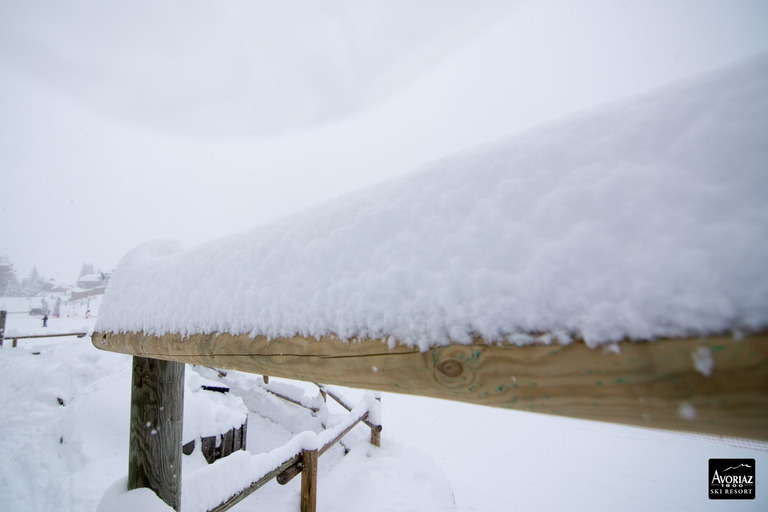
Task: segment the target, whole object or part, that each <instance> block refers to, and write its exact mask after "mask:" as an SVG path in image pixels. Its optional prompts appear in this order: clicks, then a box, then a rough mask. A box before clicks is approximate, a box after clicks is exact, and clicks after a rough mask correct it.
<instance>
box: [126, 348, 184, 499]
mask: <svg viewBox="0 0 768 512" xmlns="http://www.w3.org/2000/svg"><path fill="white" fill-rule="evenodd" d="M183 412H184V363H179V362H172V361H162V360H158V359H149V358H144V357H138V356H134V358H133V387H132V393H131V421H130V439H129V453H128V490H132V489H138V488H140V487H148V488H150V489H152V490H153V491H154V492H155V494H157V495H158V497H160V499H162V500H163V501H164V502H165V503H167V504H168V505H170V506H171V507H172V508H173V509H174V510H177V511H179V510H181V442H182V441H181V434H182V415H183Z"/></svg>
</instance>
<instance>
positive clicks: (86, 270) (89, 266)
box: [78, 263, 96, 277]
mask: <svg viewBox="0 0 768 512" xmlns="http://www.w3.org/2000/svg"><path fill="white" fill-rule="evenodd" d="M94 273H96V271H95V270H94V268H93V263H83V268H81V269H80V275H79V276H78V277H83V276H84V275H86V274H94Z"/></svg>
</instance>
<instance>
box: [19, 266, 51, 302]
mask: <svg viewBox="0 0 768 512" xmlns="http://www.w3.org/2000/svg"><path fill="white" fill-rule="evenodd" d="M46 285H47V283H46V282H45V278H44V277H43V276H41V275H40V273H38V271H37V267H36V266H33V267H32V270H31V271H30V272H29V276H28V277H25V278H24V279H22V280H21V292H22V293H23V294H24V295H26V296H27V297H31V296H33V295H37V294H38V293H40V292H42V291H45V289H46Z"/></svg>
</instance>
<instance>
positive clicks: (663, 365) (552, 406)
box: [92, 332, 768, 439]
mask: <svg viewBox="0 0 768 512" xmlns="http://www.w3.org/2000/svg"><path fill="white" fill-rule="evenodd" d="M92 342H93V344H94V345H95V346H96V347H98V348H101V349H105V350H110V351H114V352H121V353H125V354H133V355H140V356H143V357H152V358H159V359H166V360H171V361H181V362H186V363H193V364H200V365H205V366H214V367H217V368H230V369H235V370H240V371H245V372H251V373H257V374H261V375H273V376H276V377H285V378H290V379H298V380H304V381H308V382H323V383H328V384H336V385H342V386H350V387H357V388H365V389H373V390H379V391H391V392H397V393H406V394H413V395H422V396H430V397H436V398H444V399H450V400H459V401H464V402H470V403H476V404H483V405H490V406H495V407H507V408H511V409H518V410H523V411H532V412H539V413H547V414H557V415H562V416H569V417H573V418H583V419H590V420H599V421H609V422H614V423H622V424H628V425H637V426H648V427H654V428H663V429H671V430H684V431H692V432H702V433H709V434H715V435H727V436H735V437H746V438H753V439H768V333H759V334H753V335H748V336H745V337H743V338H742V339H740V340H735V339H734V338H733V337H732V336H715V337H709V338H688V339H669V340H658V341H654V342H627V343H622V344H620V345H618V347H619V351H620V353H618V354H617V353H614V352H613V351H609V350H604V349H590V348H589V347H587V346H586V345H585V344H584V343H583V342H574V343H572V344H570V345H566V346H561V345H532V346H524V347H521V346H516V345H509V344H502V345H487V344H485V343H482V342H481V341H478V342H476V343H474V344H470V345H448V346H444V347H437V348H433V349H431V350H428V351H425V352H421V351H419V350H418V348H413V347H408V346H405V345H401V344H395V345H394V346H393V347H391V348H390V347H389V346H388V345H387V344H386V343H384V342H382V341H380V340H351V341H349V342H346V343H345V342H343V341H340V340H338V339H335V338H333V337H328V338H322V339H320V340H315V339H306V338H300V337H296V338H279V339H274V340H271V341H270V340H267V339H266V338H264V337H255V338H250V337H249V336H248V335H240V336H235V335H230V334H199V335H194V336H190V337H187V338H183V337H182V336H181V335H165V336H151V335H146V334H143V333H98V332H97V333H94V335H93V337H92ZM697 353H698V354H700V356H701V354H703V355H704V356H705V357H704V359H705V360H706V358H707V357H709V358H710V359H711V363H712V365H713V366H712V368H713V370H712V373H711V375H709V376H707V375H704V374H703V373H702V372H701V371H699V370H697V368H696V367H695V365H694V354H697ZM704 366H706V365H704ZM700 367H701V365H700Z"/></svg>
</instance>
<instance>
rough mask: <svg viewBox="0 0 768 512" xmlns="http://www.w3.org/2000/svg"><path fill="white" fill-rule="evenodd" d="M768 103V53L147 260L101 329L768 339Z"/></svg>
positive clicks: (139, 261) (131, 267)
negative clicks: (742, 335) (740, 335)
mask: <svg viewBox="0 0 768 512" xmlns="http://www.w3.org/2000/svg"><path fill="white" fill-rule="evenodd" d="M766 91H768V57H766V56H760V57H758V58H755V59H753V60H751V61H749V62H746V63H743V64H741V65H739V66H735V67H732V68H729V69H725V70H722V71H720V72H717V73H714V74H711V75H707V76H705V77H702V78H699V79H697V80H694V81H689V82H685V83H682V84H676V85H674V86H671V87H668V88H666V89H663V90H660V91H657V92H654V93H652V94H649V95H645V96H642V97H638V98H632V99H628V100H624V101H621V102H617V103H614V104H611V105H608V106H605V107H602V108H599V109H596V110H592V111H589V112H586V113H583V114H580V115H576V116H571V117H569V118H567V119H565V120H562V121H559V122H556V123H552V124H549V125H546V126H542V127H539V128H538V129H535V130H533V131H531V132H528V133H527V134H525V135H523V136H519V137H515V138H512V139H509V140H504V141H501V142H498V143H494V144H490V145H487V146H485V147H481V148H478V149H476V150H473V151H470V152H465V153H463V154H459V155H454V156H451V157H448V158H445V159H443V160H440V161H437V162H434V163H432V164H430V165H428V166H427V167H426V168H423V169H421V170H419V171H418V172H414V173H412V174H410V175H407V176H405V177H404V178H401V179H398V180H395V181H390V182H387V183H383V184H381V185H379V186H376V187H372V188H369V189H366V190H362V191H359V192H357V193H353V194H348V195H346V196H343V197H341V198H339V199H337V200H335V201H333V202H330V203H327V204H324V205H322V206H320V207H315V208H312V209H309V210H306V211H304V212H302V213H300V214H297V215H293V216H291V217H288V218H285V219H283V220H281V221H279V222H276V223H273V224H271V225H267V226H262V227H258V228H256V229H254V230H251V231H249V232H246V233H243V234H241V235H238V236H233V237H229V238H224V239H219V240H215V241H213V242H210V243H207V244H204V245H201V246H198V247H196V248H192V249H188V250H180V251H176V252H172V253H170V254H169V251H168V250H167V249H168V247H171V246H170V245H169V244H167V243H162V244H161V245H160V246H159V248H158V249H157V250H158V251H160V254H163V255H162V256H158V257H149V256H148V255H151V254H152V253H153V252H154V249H152V248H151V247H150V248H147V247H142V248H139V249H137V250H136V251H135V252H133V253H130V254H129V255H127V256H126V257H125V259H124V261H123V262H122V263H121V264H120V265H119V266H118V269H117V271H116V272H115V275H114V277H113V279H112V281H111V283H110V285H109V288H108V290H107V294H106V296H105V299H104V304H103V306H102V308H101V316H100V318H99V321H98V323H97V326H96V328H97V329H98V330H102V331H113V332H120V331H144V332H147V333H152V334H163V333H168V332H179V333H183V334H188V333H193V332H205V333H208V332H230V333H233V334H242V333H251V334H253V335H266V336H270V337H278V336H293V335H297V334H298V335H302V336H310V337H311V336H321V335H326V334H335V335H338V336H340V337H342V338H351V337H355V336H357V337H374V338H378V337H389V338H390V339H392V338H395V339H398V340H401V341H402V342H405V343H408V344H418V345H419V346H421V347H422V348H426V347H429V346H432V345H435V344H444V343H448V342H459V343H463V342H469V341H470V340H471V339H472V338H473V337H476V336H480V337H482V338H483V339H485V340H486V341H488V342H495V341H503V340H508V341H513V342H516V343H530V342H535V341H537V340H538V341H551V340H552V339H558V340H560V341H561V342H567V341H568V340H570V339H573V338H576V337H578V338H583V339H584V340H585V341H586V342H587V343H588V344H590V345H592V346H595V345H598V344H601V343H606V342H613V341H619V340H623V339H648V338H653V337H660V336H682V335H691V334H707V333H716V332H724V331H739V330H741V329H746V330H752V329H762V328H765V327H766V325H768V274H766V272H765V262H766V261H768V242H766V241H768V201H766V199H767V198H768V195H767V192H768V172H766V170H767V169H768V135H767V134H768V95H766V94H765V93H766ZM542 333H544V334H542Z"/></svg>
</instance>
